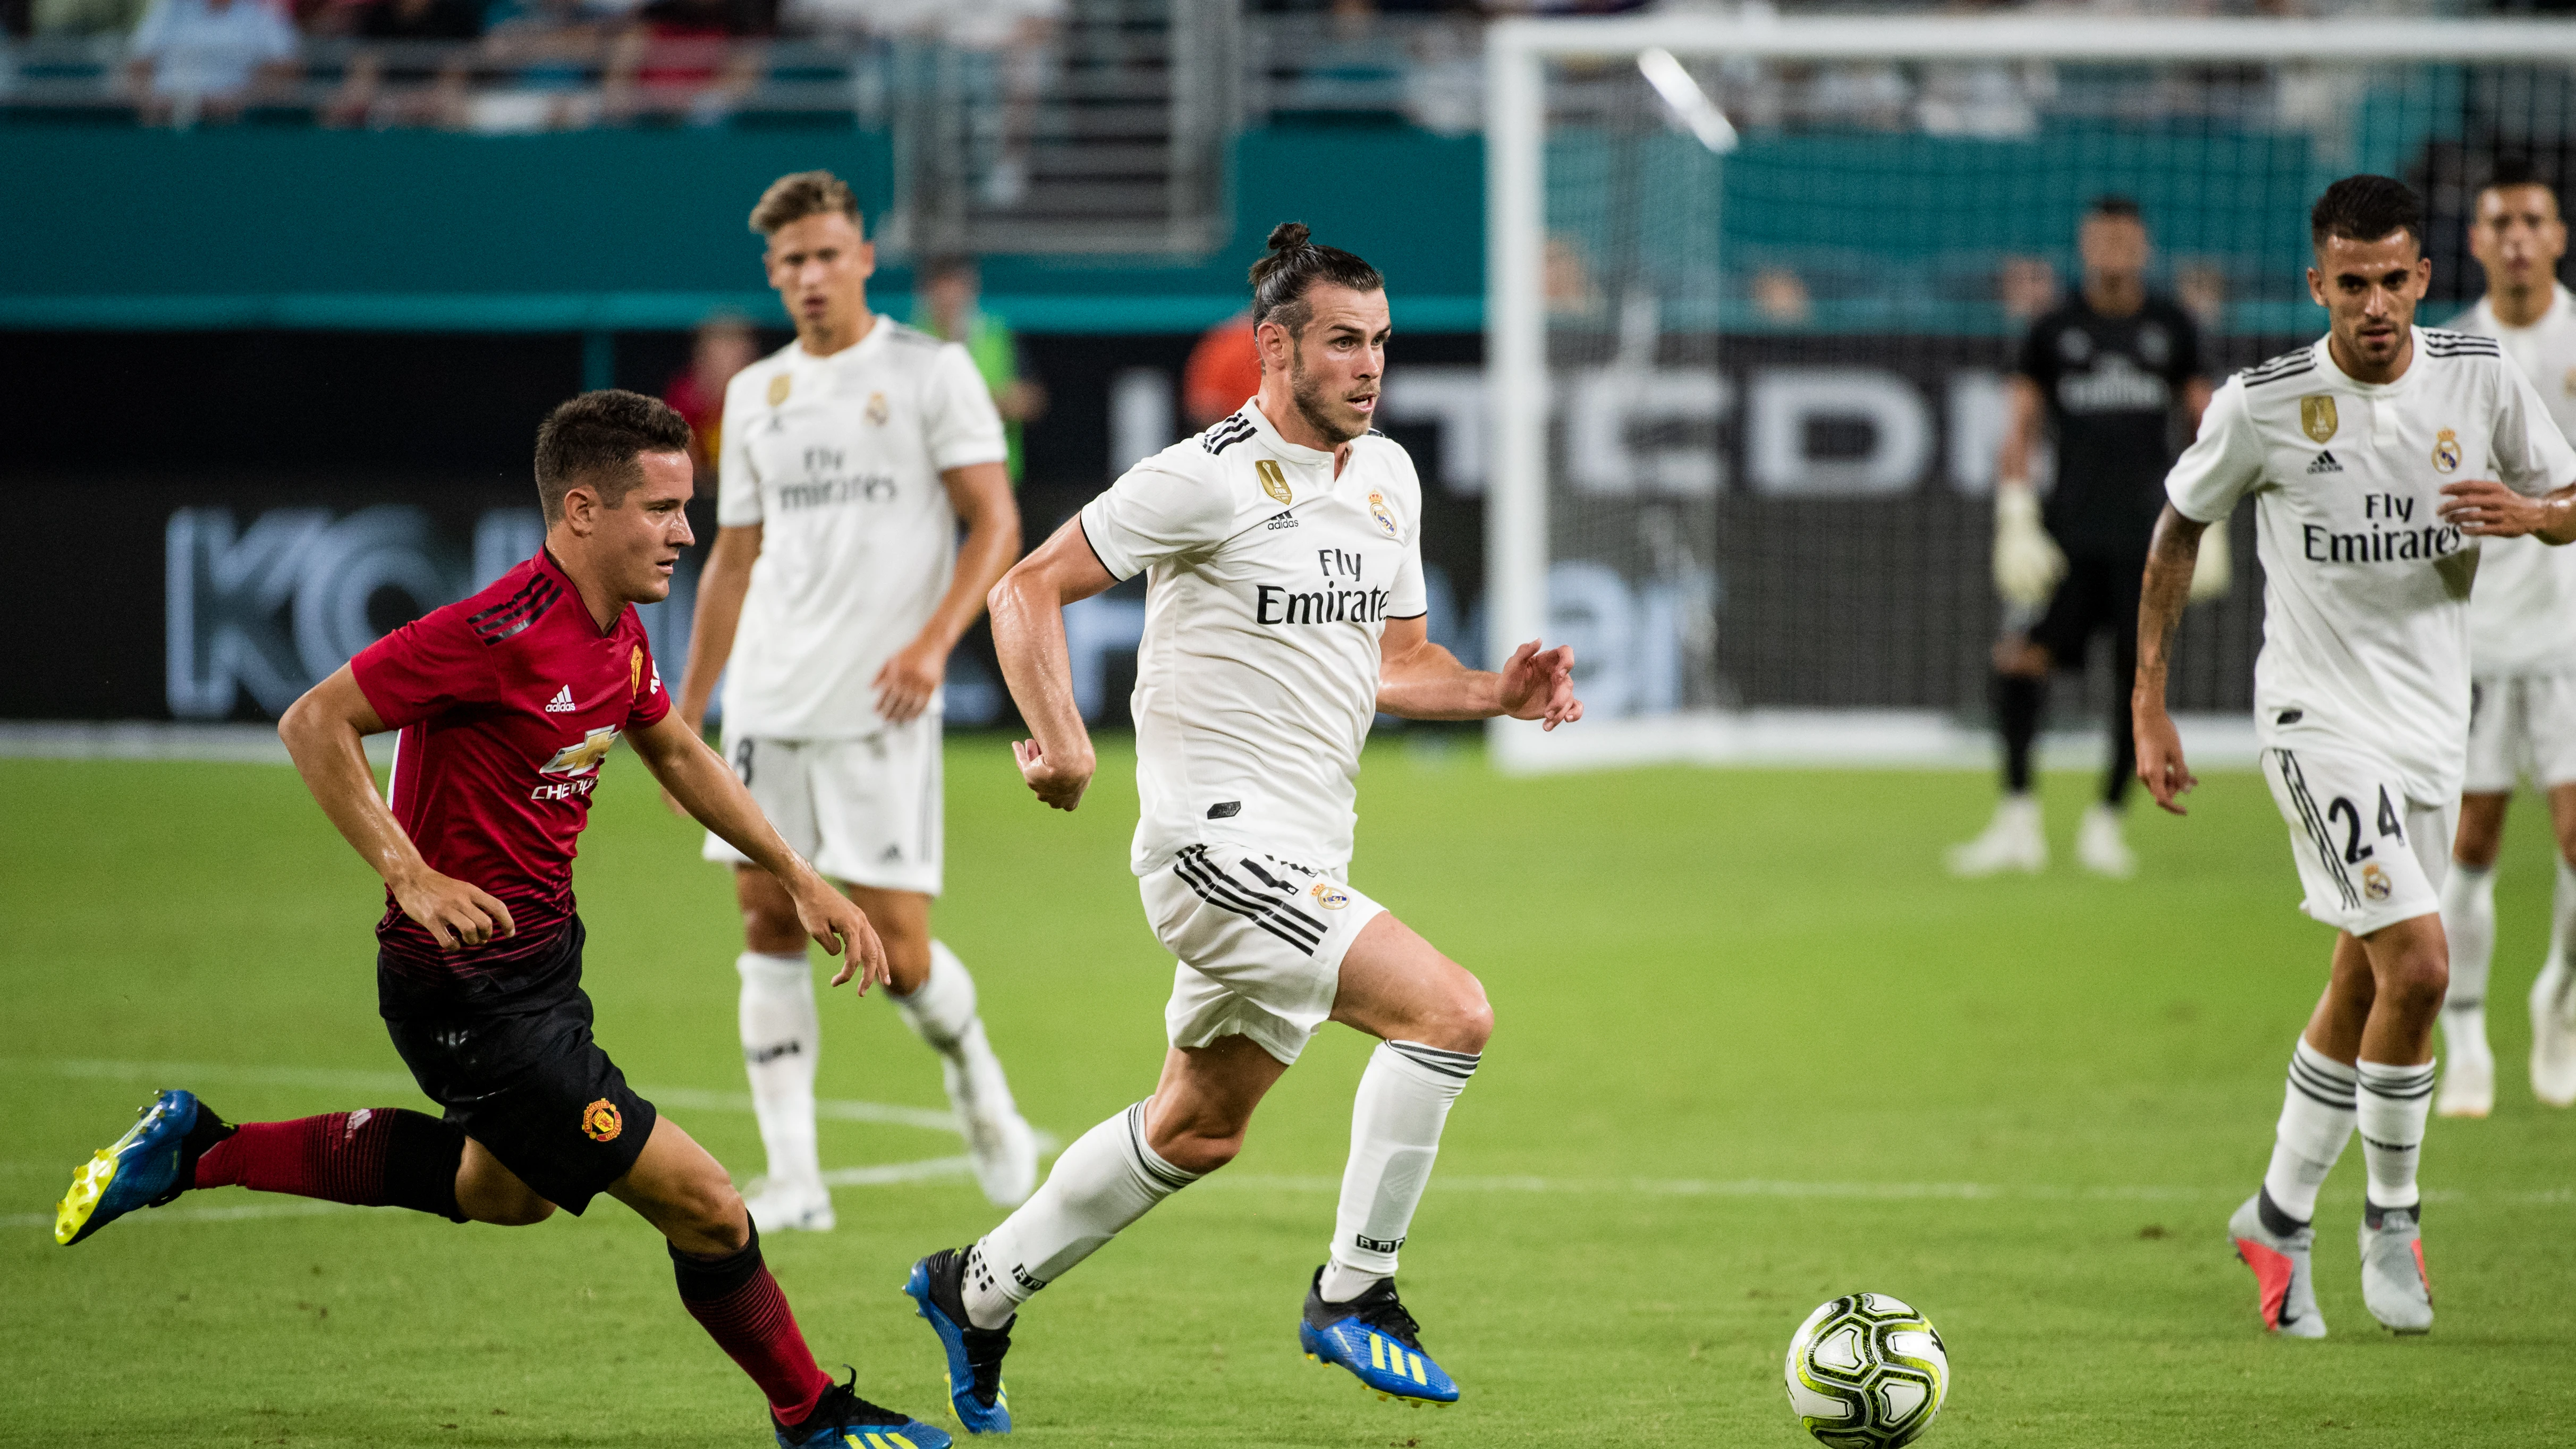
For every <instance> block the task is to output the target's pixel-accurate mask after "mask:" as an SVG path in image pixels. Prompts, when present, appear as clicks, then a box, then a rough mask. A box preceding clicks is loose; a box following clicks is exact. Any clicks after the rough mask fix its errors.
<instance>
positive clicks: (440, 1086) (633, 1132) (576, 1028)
mask: <svg viewBox="0 0 2576 1449" xmlns="http://www.w3.org/2000/svg"><path fill="white" fill-rule="evenodd" d="M580 929H581V928H580V924H579V923H578V922H575V923H574V924H573V925H572V927H571V928H570V930H569V932H568V934H570V935H571V937H572V939H571V941H570V942H568V948H569V949H571V950H573V951H575V952H578V951H579V950H580V949H581V946H580V935H579V932H580ZM590 1024H591V1013H590V996H589V994H588V993H586V992H584V991H582V990H580V989H579V988H578V987H575V988H574V989H572V990H571V991H570V992H569V993H568V994H566V995H565V996H563V997H562V999H559V1000H557V1001H556V1002H554V1003H553V1004H551V1005H546V1006H541V1007H539V1008H537V1009H536V1010H534V1011H527V1012H517V1013H507V1014H504V1013H489V1014H473V1015H448V1016H441V1015H434V1014H426V1013H424V1014H420V1015H404V1016H401V1017H388V1018H387V1019H386V1021H385V1028H386V1030H387V1031H388V1032H389V1033H390V1034H391V1035H392V1037H393V1040H394V1050H395V1051H397V1052H399V1053H401V1054H402V1059H403V1063H404V1065H406V1066H408V1067H410V1068H411V1074H412V1079H413V1080H415V1081H417V1082H419V1083H420V1089H421V1091H423V1092H424V1093H427V1094H428V1096H429V1099H430V1100H431V1101H433V1102H436V1103H438V1104H439V1105H440V1106H442V1107H444V1108H446V1109H447V1114H446V1115H447V1120H448V1121H450V1122H453V1123H455V1124H456V1125H457V1127H459V1128H460V1129H462V1130H463V1131H464V1133H465V1135H466V1136H468V1137H471V1138H473V1139H474V1140H475V1141H477V1142H480V1143H482V1144H483V1146H484V1148H485V1149H486V1150H488V1151H489V1152H490V1153H491V1154H492V1155H493V1156H494V1157H496V1158H499V1159H500V1161H501V1165H502V1166H503V1167H506V1168H508V1169H510V1171H511V1172H513V1173H515V1174H517V1176H518V1178H519V1180H520V1181H521V1182H524V1183H526V1184H527V1185H528V1186H529V1187H530V1188H532V1189H534V1190H535V1192H536V1194H537V1195H538V1196H539V1197H542V1198H544V1199H545V1200H546V1201H548V1202H550V1203H553V1204H555V1205H556V1206H557V1207H561V1208H566V1209H569V1210H570V1211H572V1212H575V1213H578V1212H580V1211H581V1210H582V1209H584V1208H586V1207H588V1206H589V1205H590V1200H591V1199H592V1198H593V1197H595V1196H597V1195H598V1194H599V1193H601V1192H603V1191H605V1190H606V1189H607V1187H608V1185H609V1184H610V1183H613V1182H615V1181H617V1180H618V1179H619V1178H621V1177H624V1176H625V1175H626V1173H627V1170H628V1169H630V1168H632V1167H633V1166H634V1165H635V1159H636V1158H637V1157H639V1156H641V1155H642V1154H643V1151H644V1142H645V1139H646V1138H649V1137H651V1136H652V1135H653V1123H654V1121H655V1119H656V1118H657V1117H658V1116H659V1114H658V1113H656V1112H655V1111H654V1110H653V1104H652V1103H650V1102H648V1101H645V1100H644V1099H643V1098H642V1097H639V1096H637V1095H636V1094H635V1091H634V1089H633V1088H631V1087H629V1086H627V1085H626V1074H625V1073H624V1072H622V1071H619V1070H618V1069H617V1063H615V1062H613V1061H610V1060H609V1059H608V1053H606V1052H604V1051H602V1050H600V1048H599V1043H598V1042H596V1041H594V1040H592V1039H591V1035H590Z"/></svg>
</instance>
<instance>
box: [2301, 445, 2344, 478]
mask: <svg viewBox="0 0 2576 1449" xmlns="http://www.w3.org/2000/svg"><path fill="white" fill-rule="evenodd" d="M2342 471H2343V465H2342V464H2341V463H2338V462H2336V461H2335V456H2334V450H2333V449H2332V448H2327V449H2324V450H2322V451H2320V452H2319V453H2318V454H2317V459H2316V461H2315V462H2313V463H2310V464H2309V465H2308V473H2309V474H2310V476H2314V475H2316V474H2318V473H2340V472H2342Z"/></svg>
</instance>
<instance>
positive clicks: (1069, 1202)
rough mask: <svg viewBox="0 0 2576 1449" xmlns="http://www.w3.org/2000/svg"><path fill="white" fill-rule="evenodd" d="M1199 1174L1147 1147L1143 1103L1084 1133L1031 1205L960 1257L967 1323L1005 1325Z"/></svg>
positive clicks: (1034, 1195)
mask: <svg viewBox="0 0 2576 1449" xmlns="http://www.w3.org/2000/svg"><path fill="white" fill-rule="evenodd" d="M1203 1175H1204V1174H1201V1173H1196V1172H1183V1171H1182V1170H1180V1169H1179V1168H1177V1167H1174V1166H1173V1165H1172V1164H1170V1163H1168V1162H1165V1161H1164V1160H1163V1159H1162V1157H1161V1156H1160V1155H1159V1154H1157V1153H1156V1152H1155V1151H1154V1149H1153V1148H1151V1147H1148V1146H1146V1145H1145V1104H1144V1103H1142V1102H1139V1103H1137V1104H1136V1105H1135V1106H1133V1107H1130V1108H1128V1109H1127V1110H1126V1111H1124V1112H1121V1113H1119V1114H1118V1115H1117V1116H1115V1117H1112V1118H1110V1119H1109V1120H1108V1121H1106V1122H1103V1123H1101V1124H1100V1125H1099V1126H1097V1127H1094V1128H1092V1129H1091V1130H1090V1131H1088V1132H1085V1133H1083V1134H1082V1136H1080V1137H1078V1138H1076V1139H1075V1140H1074V1144H1073V1145H1072V1146H1071V1147H1068V1148H1066V1149H1065V1150H1064V1155H1062V1156H1060V1157H1058V1158H1057V1159H1056V1160H1055V1169H1054V1170H1053V1171H1051V1172H1049V1173H1048V1174H1047V1180H1046V1182H1045V1183H1044V1184H1042V1185H1040V1187H1039V1188H1038V1190H1037V1191H1036V1192H1034V1193H1032V1194H1030V1196H1029V1200H1028V1201H1027V1202H1024V1203H1022V1204H1020V1205H1019V1207H1018V1208H1017V1209H1016V1210H1014V1211H1013V1212H1012V1214H1011V1215H1010V1216H1009V1217H1007V1218H1004V1219H1002V1221H1001V1225H1000V1226H998V1227H996V1228H994V1229H993V1230H992V1231H991V1232H989V1233H986V1234H985V1235H984V1240H983V1241H982V1242H980V1243H977V1244H976V1245H975V1246H974V1248H973V1250H972V1251H970V1252H969V1253H968V1254H967V1255H966V1316H967V1317H968V1318H970V1319H972V1320H974V1324H975V1326H976V1327H977V1328H999V1327H1001V1326H1002V1325H1003V1324H1005V1323H1008V1322H1010V1321H1011V1315H1012V1314H1014V1313H1017V1312H1018V1311H1019V1309H1020V1305H1021V1304H1023V1303H1026V1302H1028V1301H1029V1298H1030V1296H1031V1295H1032V1294H1035V1293H1036V1292H1037V1291H1038V1290H1039V1289H1041V1288H1043V1287H1045V1286H1046V1285H1047V1284H1049V1283H1052V1282H1054V1281H1055V1280H1056V1279H1057V1278H1058V1277H1060V1276H1062V1275H1063V1273H1064V1271H1065V1270H1066V1269H1068V1268H1070V1267H1072V1266H1073V1265H1074V1264H1076V1263H1079V1262H1081V1261H1082V1260H1083V1259H1085V1258H1088V1257H1090V1256H1091V1255H1092V1254H1093V1253H1095V1252H1098V1251H1099V1250H1100V1246H1101V1244H1103V1243H1106V1242H1108V1241H1109V1240H1110V1239H1111V1238H1114V1237H1116V1236H1118V1234H1119V1233H1120V1232H1121V1231H1122V1230H1124V1229H1125V1228H1126V1226H1127V1225H1128V1224H1129V1223H1132V1222H1134V1221H1136V1220H1137V1219H1138V1218H1141V1217H1143V1216H1144V1215H1145V1214H1146V1213H1147V1212H1148V1211H1150V1210H1151V1209H1152V1208H1153V1206H1154V1204H1156V1203H1158V1202H1161V1201H1162V1200H1163V1199H1165V1198H1167V1197H1170V1196H1171V1195H1172V1194H1173V1193H1176V1192H1179V1191H1180V1190H1181V1189H1182V1188H1185V1187H1187V1186H1189V1185H1190V1184H1191V1183H1194V1182H1196V1181H1198V1180H1199V1178H1200V1177H1202V1176H1203Z"/></svg>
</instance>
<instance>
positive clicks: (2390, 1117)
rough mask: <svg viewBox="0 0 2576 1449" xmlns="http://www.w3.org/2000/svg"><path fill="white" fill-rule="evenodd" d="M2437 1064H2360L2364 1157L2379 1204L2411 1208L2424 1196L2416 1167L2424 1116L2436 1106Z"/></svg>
mask: <svg viewBox="0 0 2576 1449" xmlns="http://www.w3.org/2000/svg"><path fill="white" fill-rule="evenodd" d="M2433 1068H2434V1064H2433V1063H2431V1062H2425V1063H2424V1064H2422V1065H2421V1066H2412V1067H2393V1066H2388V1065H2386V1064H2384V1063H2380V1062H2363V1063H2361V1065H2360V1069H2359V1075H2360V1079H2361V1080H2360V1090H2359V1096H2358V1109H2359V1119H2360V1130H2361V1160H2362V1161H2363V1163H2364V1164H2366V1165H2367V1166H2368V1167H2369V1169H2370V1201H2371V1204H2372V1205H2373V1206H2375V1207H2384V1208H2411V1207H2413V1206H2415V1204H2416V1202H2417V1201H2418V1199H2419V1197H2420V1194H2418V1193H2417V1191H2416V1189H2415V1167H2416V1161H2417V1159H2418V1158H2420V1157H2421V1156H2422V1155H2423V1147H2424V1119H2425V1118H2426V1117H2427V1116H2429V1115H2431V1113H2432V1111H2433V1076H2434V1071H2433Z"/></svg>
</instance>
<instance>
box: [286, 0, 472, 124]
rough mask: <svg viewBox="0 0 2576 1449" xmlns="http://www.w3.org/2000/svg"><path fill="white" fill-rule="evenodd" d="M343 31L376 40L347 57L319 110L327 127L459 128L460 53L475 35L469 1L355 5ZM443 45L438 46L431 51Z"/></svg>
mask: <svg viewBox="0 0 2576 1449" xmlns="http://www.w3.org/2000/svg"><path fill="white" fill-rule="evenodd" d="M353 9H354V13H353V14H352V15H351V16H350V21H351V24H350V27H349V29H350V33H351V34H353V35H355V36H357V37H358V38H359V39H360V40H371V41H378V42H383V44H380V45H371V46H368V47H366V48H364V49H362V50H359V51H358V52H357V53H355V54H354V55H352V56H351V57H350V58H349V64H348V68H347V70H346V71H344V72H343V73H342V78H341V81H340V89H339V91H338V93H337V94H335V95H333V96H332V98H331V101H330V103H329V104H328V105H326V106H325V107H323V111H322V122H323V124H324V125H327V126H365V125H374V126H442V127H446V128H449V129H454V128H456V127H459V126H462V125H464V124H465V84H466V78H467V70H468V65H467V61H468V52H467V51H466V49H465V48H464V46H463V44H462V42H465V41H469V40H477V39H480V38H481V37H482V34H483V8H482V6H481V5H480V4H479V3H477V0H362V3H360V4H359V5H357V6H355V7H353ZM441 42H445V43H446V47H445V49H443V50H441V49H438V48H436V47H438V46H439V44H440V43H441Z"/></svg>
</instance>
